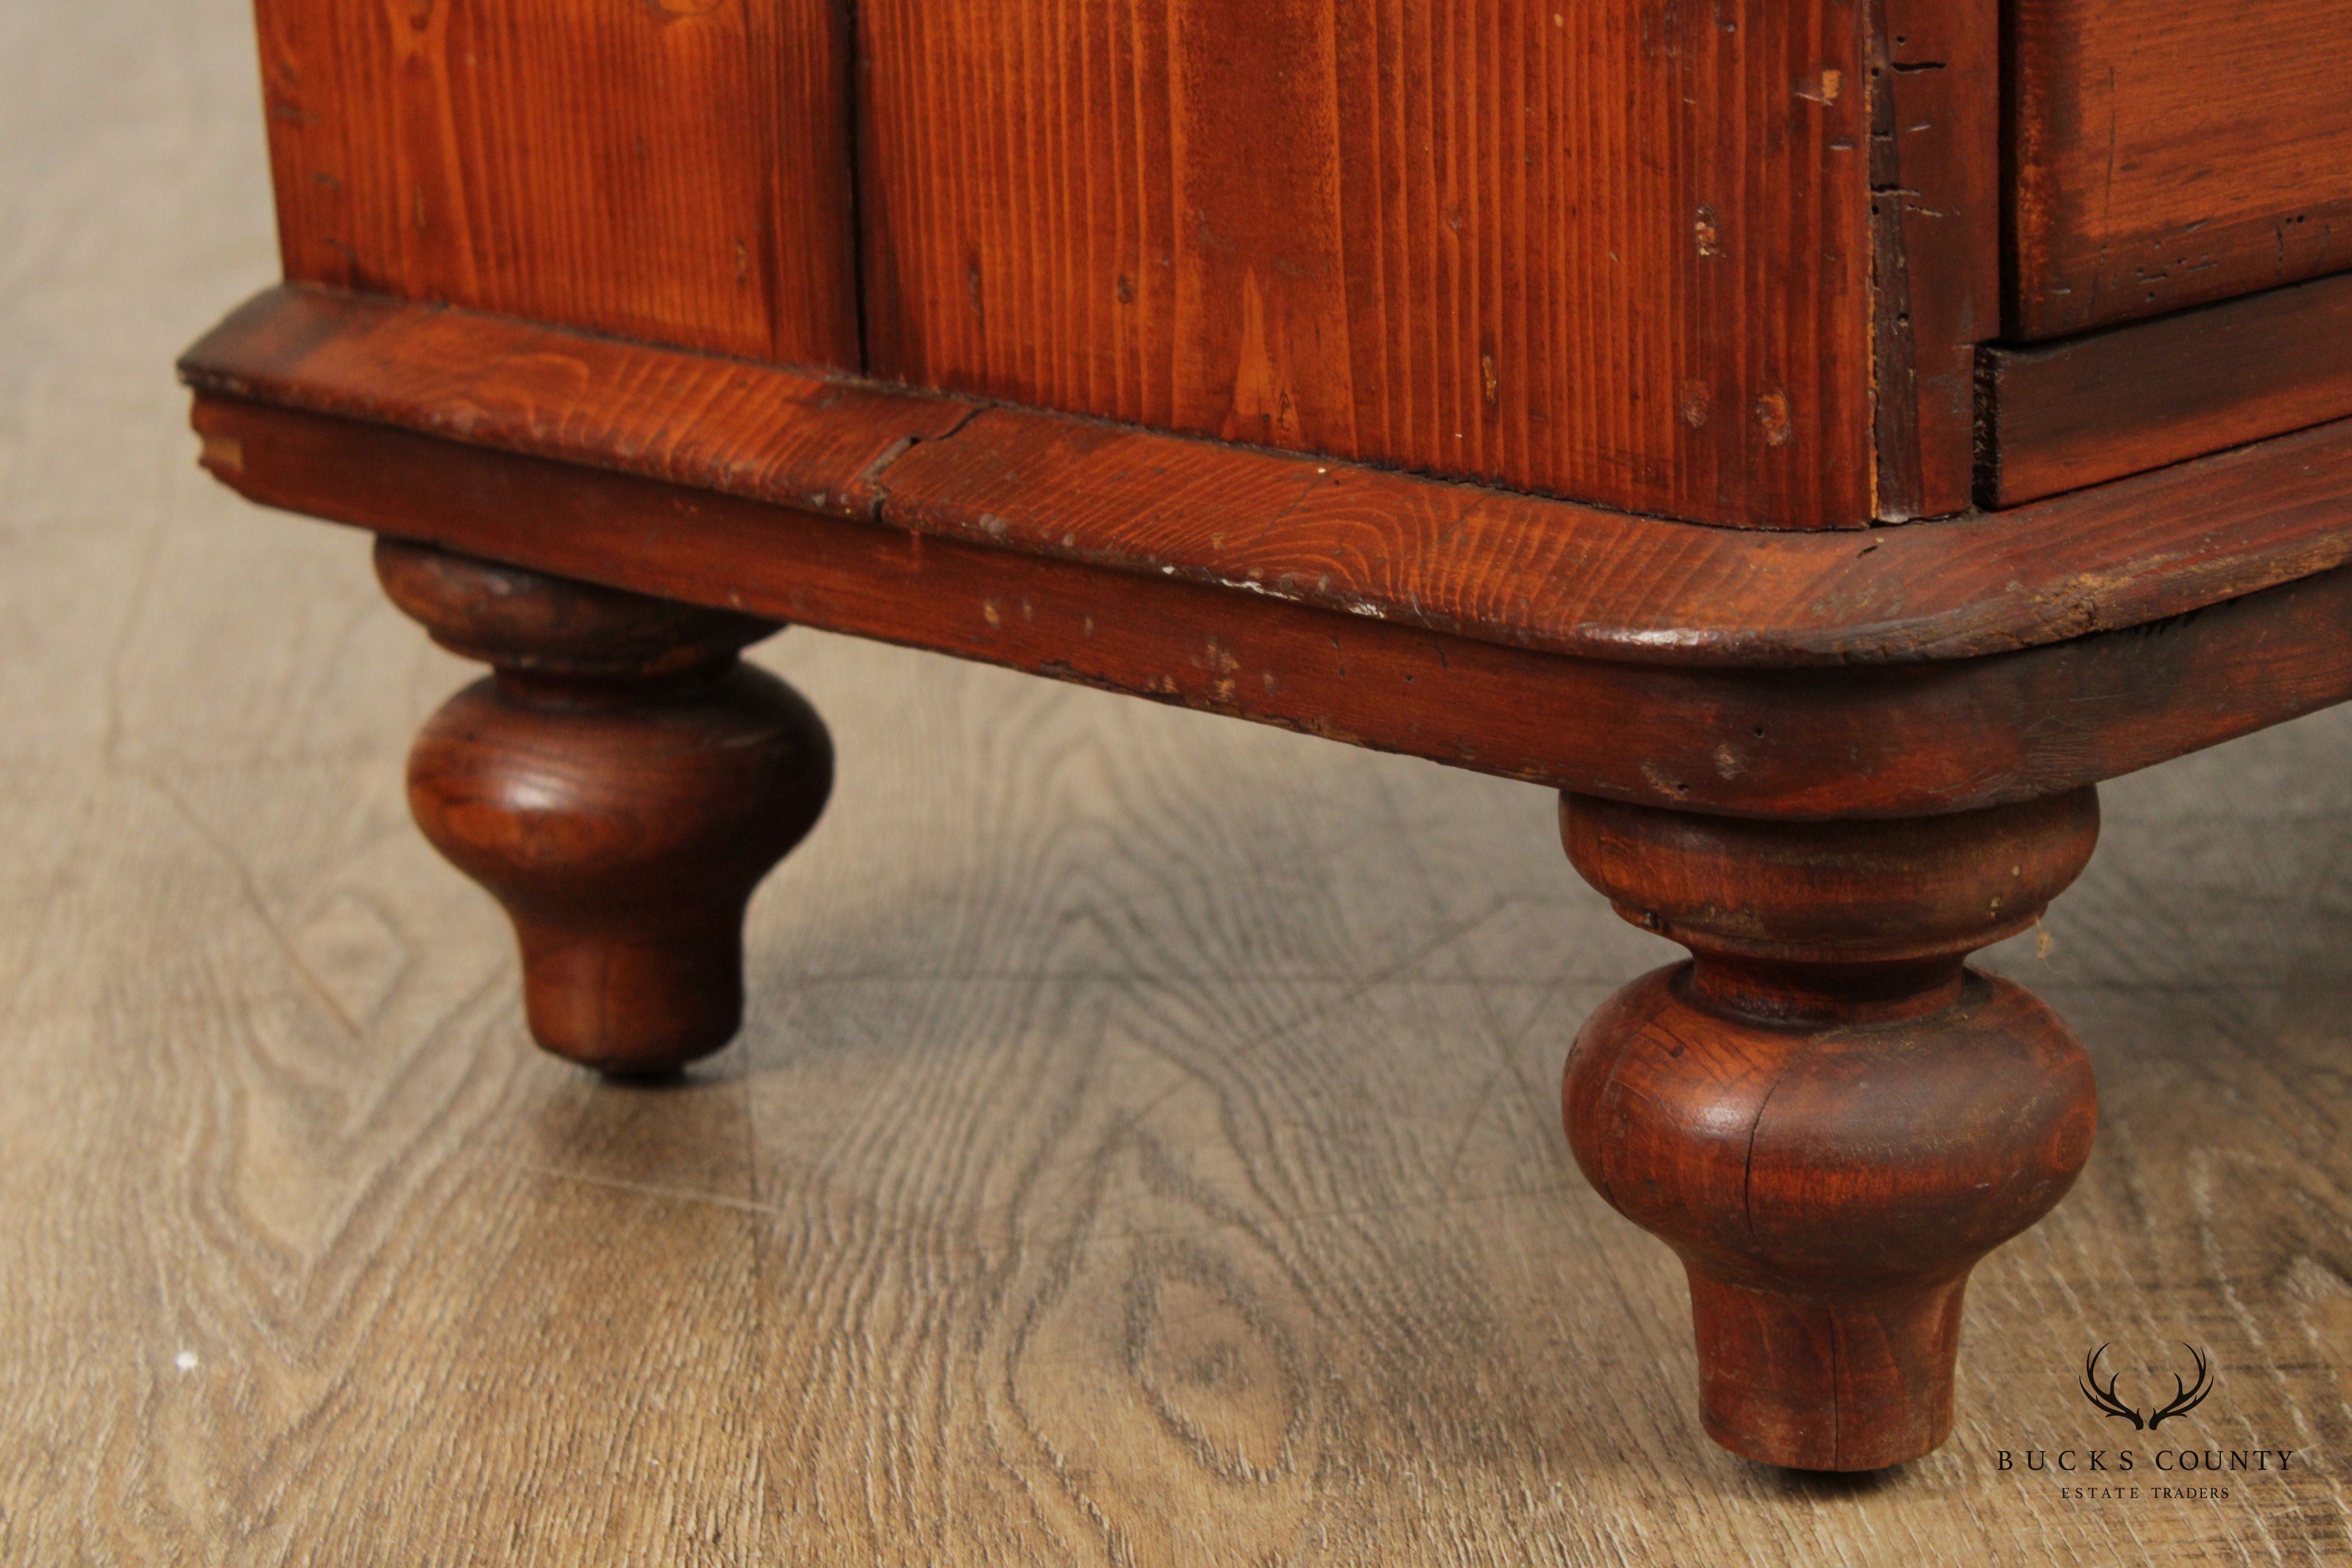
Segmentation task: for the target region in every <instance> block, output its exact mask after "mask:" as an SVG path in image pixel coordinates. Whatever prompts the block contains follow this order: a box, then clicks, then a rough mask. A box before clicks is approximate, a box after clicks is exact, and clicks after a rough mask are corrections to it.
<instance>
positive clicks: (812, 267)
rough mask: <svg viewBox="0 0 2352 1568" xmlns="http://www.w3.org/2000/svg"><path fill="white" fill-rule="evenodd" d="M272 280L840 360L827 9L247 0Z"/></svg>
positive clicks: (850, 339) (649, 2)
mask: <svg viewBox="0 0 2352 1568" xmlns="http://www.w3.org/2000/svg"><path fill="white" fill-rule="evenodd" d="M257 9H258V14H259V21H260V29H261V55H262V73H263V87H264V92H265V94H266V96H267V99H268V117H269V142H270V155H271V161H272V163H273V164H274V165H275V169H276V174H277V188H278V233H279V238H280V245H281V247H282V250H283V255H284V263H285V268H286V276H287V277H288V278H289V279H296V280H299V281H306V282H313V283H329V284H335V285H339V286H341V287H344V288H352V289H373V290H379V291H382V292H385V293H391V294H398V295H404V296H407V297H410V298H414V299H422V300H452V301H455V302H457V303H459V304H465V305H472V306H475V307H478V308H479V309H481V310H496V311H501V312H505V313H508V314H512V315H518V316H530V317H536V318H539V319H541V320H544V321H560V322H564V323H567V324H570V325H572V326H579V327H594V328H599V329H602V330H604V331H613V332H619V333H624V334H626V335H629V336H633V337H640V338H646V339H650V340H653V341H656V342H669V343H677V344H681V345H683V346H686V347H689V348H698V349H709V350H713V351H717V352H719V353H733V354H743V355H747V356H749V357H751V358H755V359H768V360H777V361H781V362H782V363H790V364H814V365H838V366H849V367H855V366H856V364H857V363H858V346H857V303H856V267H855V263H854V259H853V255H854V236H853V233H852V225H851V216H850V174H849V134H848V82H849V67H848V63H847V56H846V52H845V51H846V46H847V39H846V36H845V26H844V23H843V20H842V16H841V11H840V7H839V5H837V4H836V3H835V0H623V3H614V4H606V5H574V4H569V3H567V0H520V3H517V0H420V3H418V4H415V5H386V4H383V0H259V4H258V7H257Z"/></svg>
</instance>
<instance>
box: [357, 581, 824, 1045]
mask: <svg viewBox="0 0 2352 1568" xmlns="http://www.w3.org/2000/svg"><path fill="white" fill-rule="evenodd" d="M376 571H377V575H378V576H379V578H380V579H381V580H382V581H383V585H384V588H385V591H386V592H387V593H389V594H390V595H391V596H392V599H393V601H394V603H395V604H397V605H399V606H400V607H401V608H402V609H403V610H404V611H405V612H407V613H408V614H409V615H410V616H414V617H415V619H416V620H418V621H419V622H421V623H423V624H424V626H425V628H426V629H427V630H428V631H430V632H431V633H432V634H433V637H434V638H435V640H436V641H437V642H439V643H441V644H442V645H443V646H445V647H448V648H450V649H452V650H453V651H455V652H457V653H460V654H464V655H466V656H467V657H468V658H479V659H482V660H484V661H486V662H488V664H489V665H490V666H491V668H492V672H493V673H492V674H491V675H490V676H489V678H488V679H484V680H481V681H478V682H476V683H475V684H474V685H473V686H470V687H468V688H467V689H465V690H464V691H461V692H459V693H458V694H457V696H456V697H455V698H453V699H451V700H450V701H449V702H448V704H447V705H446V706H445V707H444V708H443V709H442V710H440V712H438V713H437V714H436V715H435V716H434V717H433V719H432V721H430V722H428V723H427V724H426V725H425V731H424V732H423V733H422V734H421V735H419V736H418V737H417V741H416V745H415V750H414V751H413V752H411V753H410V756H409V764H408V798H409V805H410V808H411V809H412V810H413V811H414V813H415V816H416V821H417V825H418V826H420V827H422V828H423V829H424V831H425V837H427V838H428V839H430V840H431V841H432V843H433V845H434V847H436V848H437V849H439V850H440V851H441V853H442V854H443V855H444V856H446V858H448V859H449V860H450V862H451V863H452V864H454V865H456V866H457V868H458V869H460V870H462V871H464V872H465V873H466V874H467V876H469V877H471V878H472V879H474V880H475V881H477V882H478V883H480V884H481V885H482V886H483V887H484V888H486V889H488V891H489V892H490V893H491V894H492V895H493V896H494V897H495V898H497V899H498V900H499V903H500V904H501V905H502V906H504V908H505V910H506V911H507V913H508V915H509V918H510V919H511V920H512V921H514V926H515V932H516V935H517V937H518V939H519V941H520V947H521V952H522V966H523V992H524V997H525V1002H526V1005H527V1009H528V1012H529V1016H530V1030H531V1034H532V1037H534V1038H536V1039H537V1040H538V1041H539V1043H540V1044H541V1046H543V1047H546V1048H547V1049H549V1050H551V1051H553V1052H555V1053H556V1054H557V1055H559V1056H562V1057H567V1058H571V1059H572V1060H573V1061H576V1062H580V1063H583V1064H584V1065H586V1066H590V1067H594V1068H601V1069H603V1070H604V1071H606V1072H611V1073H620V1074H643V1073H658V1072H663V1071H667V1070H669V1069H672V1068H677V1067H680V1066H682V1065H684V1064H685V1063H687V1062H689V1061H692V1060H693V1059H695V1058H698V1057H702V1056H706V1055H708V1054H709V1053H710V1052H712V1051H715V1050H717V1049H719V1047H721V1046H723V1045H725V1044H726V1043H727V1042H728V1041H729V1040H730V1038H732V1037H733V1036H734V1034H735V1031H736V1030H737V1028H738V1027H739V1026H740V1024H741V1021H742V1013H743V973H742V972H743V952H742V929H743V912H744V908H745V905H746V904H747V903H748V902H749V900H750V899H751V890H752V889H753V888H755V887H756V886H757V885H758V884H759V882H760V879H761V878H762V877H764V876H766V875H767V873H768V871H769V870H770V869H771V868H773V867H774V866H775V864H776V863H777V862H778V861H779V860H781V859H782V858H783V857H784V856H785V854H786V853H788V852H789V851H790V850H791V849H792V848H793V846H794V845H796V844H798V843H799V842H800V840H801V839H802V838H803V837H804V836H805V835H806V834H807V832H808V830H809V828H810V827H811V826H814V823H815V821H816V818H817V816H818V814H819V813H820V812H821V811H822V810H823V809H824V802H825V797H826V795H828V794H829V793H830V791H831V789H832V784H833V749H832V743H831V742H830V740H829V739H828V737H827V736H826V733H825V729H824V723H823V722H822V721H820V720H819V719H818V718H817V716H816V713H815V711H814V710H813V709H811V708H810V707H809V705H808V704H807V702H805V701H804V700H802V698H801V697H800V695H799V694H798V693H796V692H794V691H793V689H791V688H789V687H787V686H786V685H784V684H783V683H782V681H780V680H777V679H775V678H774V677H772V676H770V675H768V674H766V673H765V672H764V671H761V670H757V669H752V668H748V667H747V666H745V665H744V664H742V663H741V661H740V659H739V658H737V654H738V652H739V650H740V649H741V648H742V647H745V646H747V645H749V644H751V643H752V642H755V641H757V640H759V639H760V638H761V637H765V636H767V635H769V634H770V633H771V632H773V631H775V630H776V629H777V627H776V626H775V625H774V624H773V623H772V622H767V621H761V620H755V619H753V618H751V617H750V616H737V615H731V614H729V613H727V612H725V611H717V610H706V609H700V608H698V607H695V606H692V605H677V604H671V603H668V602H666V601H663V600H657V599H649V598H646V597H643V596H641V595H634V594H625V593H621V592H617V591H614V590H611V589H604V588H596V587H591V586H588V585H586V584H577V583H568V582H564V581H562V580H560V579H556V578H551V577H547V576H542V575H541V574H537V573H533V572H527V571H523V570H521V569H520V568H516V567H509V566H501V565H497V564H494V563H489V562H484V561H477V560H473V559H470V558H468V557H465V556H459V555H455V554H450V553H448V552H441V551H436V550H432V549H428V548H426V547H424V546H420V545H415V544H408V543H404V542H398V541H394V540H391V539H383V540H379V541H378V542H377V545H376Z"/></svg>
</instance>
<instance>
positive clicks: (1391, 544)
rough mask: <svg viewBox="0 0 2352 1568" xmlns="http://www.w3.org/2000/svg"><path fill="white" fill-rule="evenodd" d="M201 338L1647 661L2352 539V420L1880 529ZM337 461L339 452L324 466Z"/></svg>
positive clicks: (1019, 529)
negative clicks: (1662, 512)
mask: <svg viewBox="0 0 2352 1568" xmlns="http://www.w3.org/2000/svg"><path fill="white" fill-rule="evenodd" d="M182 363H183V370H184V374H186V376H187V378H188V379H189V381H190V382H191V383H192V384H194V385H195V386H196V387H197V388H198V389H199V390H200V391H203V392H205V393H206V394H208V395H217V396H221V397H226V398H234V399H236V400H239V401H256V402H261V403H267V404H276V405H285V406H288V407H291V408H298V409H307V410H312V411H315V412H318V413H322V414H329V415H333V416H340V417H345V418H350V419H355V420H365V421H371V422H381V423H383V424H386V425H389V426H395V427H398V428H400V429H405V430H413V431H419V432H425V433H429V434H431V435H434V436H436V437H446V438H449V439H452V440H456V441H460V442H464V443H467V444H470V445H478V446H481V447H492V448H498V449H501V450H505V451H510V452H518V453H524V454H529V455H530V456H533V457H540V458H554V459H559V460H562V461H563V462H566V463H571V464H575V465H581V466H584V467H587V468H594V469H598V470H604V471H617V472H621V473H625V474H631V475H635V476H639V477H643V478H646V479H656V480H660V481H663V482H664V483H666V484H669V485H677V486H684V487H688V488H692V489H699V490H709V491H715V492H719V493H720V494H723V495H726V496H733V497H740V498H743V499H748V500H758V501H762V502H768V503H773V504H776V505H782V506H785V507H790V508H793V509H794V510H802V511H809V512H816V513H823V514H826V515H830V516H835V517H846V518H854V519H857V520H859V521H866V522H882V523H887V524H896V525H898V526H899V527H902V528H907V529H911V530H914V531H918V532H920V533H923V534H925V535H929V536H939V537H945V538H950V539H957V540H963V541H969V542H973V543H976V544H980V545H983V546H987V547H991V548H1003V549H1008V550H1011V551H1014V552H1021V553H1024V554H1027V555H1042V556H1047V557H1052V558H1057V559H1060V560H1063V561H1066V562H1073V563H1079V564H1083V565H1087V566H1092V567H1101V568H1106V569H1108V570H1112V571H1116V572H1121V573H1126V574H1132V575H1135V576H1139V577H1144V578H1148V579H1151V580H1154V581H1159V580H1161V579H1169V578H1172V579H1175V580H1177V581H1180V582H1183V583H1188V584H1198V585H1201V586H1203V587H1208V588H1213V589H1216V590H1218V591H1220V592H1223V593H1224V594H1226V595H1234V594H1236V593H1238V594H1241V595H1246V596H1248V597H1249V598H1252V599H1280V600H1287V601H1290V602H1292V603H1297V604H1303V605H1311V606H1314V607H1317V608H1319V609H1328V610H1337V611H1341V612H1343V613H1346V614H1348V615H1349V616H1356V617H1359V618H1363V619H1371V620H1379V621H1383V622H1390V623H1394V624H1397V625H1401V626H1417V627H1421V628H1424V629H1427V630H1432V631H1439V632H1446V633H1453V634H1458V635H1461V636H1464V637H1473V638H1476V639H1478V640H1480V641H1485V642H1492V643H1496V644H1500V645H1502V646H1505V647H1526V648H1532V649H1538V650H1544V651H1551V652H1559V653H1567V654H1573V655H1577V656H1580V657H1585V656H1589V657H1592V658H1607V659H1618V660H1637V661H1641V662H1644V663H1656V664H1675V665H1685V664H1687V665H1742V666H1826V665H1841V664H1877V663H1902V662H1910V661H1918V660H1927V659H1947V658H1969V657H1973V656H1976V655H1979V654H1987V653H1994V652H2000V651H2005V650H2009V649H2013V648H2019V647H2038V646H2041V645H2043V644H2047V643H2051V642H2055V641H2059V640H2062V639H2064V638H2067V637H2079V636H2082V635H2084V633H2087V632H2094V631H2100V630H2106V629H2113V628H2116V627H2122V626H2137V625H2141V624H2145V623H2147V622H2151V621H2154V620H2157V619H2159V618H2161V617H2164V616H2171V615H2175V614H2179V613H2181V612H2183V611H2187V610H2191V609H2196V608H2199V607H2200V606H2204V605H2211V604H2214V603H2216V602H2218V601H2220V600H2223V599H2227V598H2230V597H2232V596H2234V595H2243V594H2248V593H2252V592H2254V591H2257V590H2259V589H2262V588H2264V587H2268V586H2272V585H2274V584H2280V583H2284V582H2288V581H2291V580H2293V579H2294V578H2296V577H2300V576H2304V575H2307V574H2313V573H2317V572H2323V571H2326V570H2328V569H2330V568H2332V567H2334V566H2336V565H2338V564H2341V563H2344V562H2345V560H2346V559H2347V555H2352V422H2344V423H2339V424H2337V425H2336V426H2331V427H2327V428H2323V429H2318V430H2314V431H2312V432H2310V433H2308V434H2306V435H2303V436H2298V437H2293V438H2290V439H2287V440H2283V441H2277V442H2272V443H2267V444H2265V445H2263V446H2261V447H2254V448H2252V449H2249V450H2246V451H2242V452H2235V453H2231V454H2228V455H2225V456H2222V457H2219V458H2212V459H2210V460H2209V461H2205V462H2200V463H2194V464H2189V465H2184V466H2182V467H2180V468H2176V469H2173V470H2170V471H2168V472H2167V473H2163V474H2158V475H2151V476H2148V477H2147V478H2145V479H2135V480H2132V481H2130V482H2128V483H2124V484H2116V485H2109V486H2105V487H2101V488H2099V489H2095V490H2093V491H2089V492H2086V493H2084V494H2082V495H2073V496H2065V497H2061V498H2058V499H2056V500H2052V501H2049V502H2047V503H2045V504H2042V505H2038V506H2033V507H2027V508H2020V509H2018V510H2014V511H2011V512H2008V513H2005V514H2002V515H2000V516H1998V517H1981V516H1980V517H1975V518H1969V519H1965V520H1958V521H1949V522H1937V523H1932V524H1914V525H1907V526H1905V527H1902V528H1896V529H1885V530H1880V531H1874V533H1873V534H1872V536H1871V537H1870V538H1869V539H1868V540H1866V541H1856V540H1854V539H1853V538H1851V537H1849V536H1845V535H1840V534H1807V533H1800V532H1759V531H1751V530H1728V529H1720V528H1706V527H1700V526H1697V525H1693V524H1682V523H1675V522H1669V521H1664V520H1661V519H1656V518H1636V517H1627V516H1625V515H1623V514H1622V513H1617V512H1610V511H1604V510H1600V509H1597V508H1591V507H1583V506H1577V505H1573V504H1570V503H1567V502H1561V501H1551V500H1541V499H1539V498H1536V497H1529V496H1523V495H1517V494H1513V493H1510V492H1507V491H1499V490H1490V489H1477V488H1474V487H1469V486H1464V485H1453V484H1444V483H1438V482H1433V481H1431V480H1427V479H1416V478H1413V477H1412V476H1409V475H1402V474H1394V473H1389V472H1384V471H1382V470H1380V469H1376V468H1363V467H1359V466H1356V465H1340V464H1335V463H1322V462H1316V461H1314V460H1312V459H1307V458H1295V457H1287V456H1284V455H1282V454H1278V453H1272V452H1264V451H1249V450H1244V449H1242V448H1239V447H1228V446H1222V445H1216V444H1212V443H1207V442H1202V441H1197V440H1187V439H1182V438H1180V437H1171V436H1167V435H1164V434H1160V433H1156V432H1152V431H1143V430H1132V429H1122V428H1120V427H1118V426H1110V425H1105V424H1100V423H1097V422H1094V421H1089V420H1078V419H1071V418H1063V417H1058V416H1052V415H1045V414H1038V413H1034V412H1030V411H1024V410H1021V409H1007V408H993V407H984V406H981V405H973V404H971V403H969V402H966V401H963V400H958V399H946V398H932V397H924V396H919V395H910V394H908V393H905V392H902V391H897V390H892V389H889V388H883V387H876V386H872V385H867V384H859V383H852V382H845V381H819V380H814V379H812V378H810V377H807V376H803V375H797V374H792V373H789V372H785V371H780V370H776V369H773V368H771V367H766V366H760V365H749V364H744V363H739V362H735V361H730V360H721V359H717V358H713V357H710V356H707V355H697V354H685V353H670V352H667V351H663V350H659V349H649V348H645V347H642V346H639V345H635V344H628V343H620V342H612V341H610V340H607V339H602V338H595V337H590V336H587V335H584V334H580V333H573V332H564V331H552V330H550V329H546V328H541V327H534V326H531V325H529V324H527V323H522V322H516V321H498V320H494V319H491V318H487V317H482V316H478V315H473V314H470V313H461V312H457V311H450V310H429V309H424V308H419V307H415V306H407V305H401V304H398V303H394V302H387V301H383V300H366V299H363V298H360V297H356V296H351V295H341V294H327V293H321V292H320V291H317V290H310V289H275V290H270V291H268V292H267V293H265V294H263V295H260V296H258V297H257V298H256V299H254V300H250V301H248V302H247V304H246V305H245V306H244V307H243V308H241V309H239V310H236V311H235V312H233V313H232V314H231V315H230V316H229V318H228V319H227V320H226V321H223V322H222V323H221V324H220V325H219V326H218V327H217V328H216V329H215V330H214V331H212V332H211V333H209V334H207V335H206V336H205V339H204V341H203V342H199V343H198V344H196V345H195V346H194V348H192V349H191V350H189V351H188V353H187V354H186V356H185V357H184V360H183V362H182ZM221 456H222V458H223V460H224V463H225V465H226V466H230V467H233V466H235V465H234V464H233V463H229V462H228V461H227V459H228V458H229V454H228V453H227V452H226V450H224V452H223V453H222V454H221ZM410 478H411V479H414V478H415V476H410ZM420 482H430V481H429V479H427V480H424V481H420ZM334 488H335V487H334V484H333V482H332V475H331V466H330V468H329V470H327V471H325V472H323V473H322V474H321V476H320V489H322V490H323V491H325V492H327V493H330V494H331V492H332V490H333V489H334ZM476 499H477V500H478V499H480V498H476ZM338 515H340V514H338ZM508 531H509V532H512V533H517V534H527V533H530V532H531V531H532V529H531V523H530V518H529V517H528V516H527V515H526V514H523V513H520V512H518V513H516V514H514V515H513V516H511V517H510V518H509V526H508ZM545 544H547V545H551V546H556V547H561V544H562V541H560V540H555V539H550V540H547V541H545ZM477 548H481V546H479V545H478V546H477ZM542 564H545V563H542ZM551 569H555V570H562V569H563V568H562V567H554V568H551ZM586 575H588V576H590V577H592V578H593V577H594V576H595V574H593V573H588V574H586ZM600 580H601V579H600Z"/></svg>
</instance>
